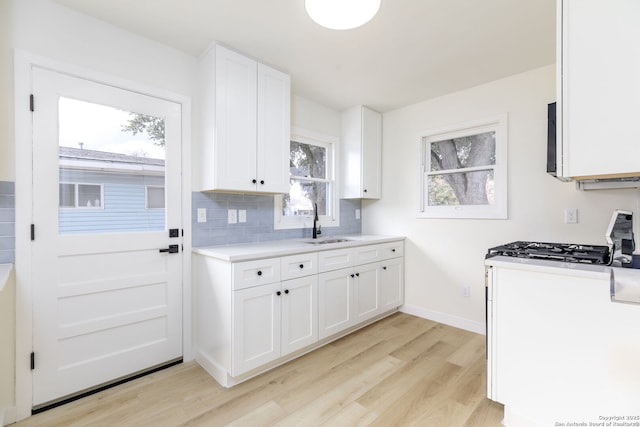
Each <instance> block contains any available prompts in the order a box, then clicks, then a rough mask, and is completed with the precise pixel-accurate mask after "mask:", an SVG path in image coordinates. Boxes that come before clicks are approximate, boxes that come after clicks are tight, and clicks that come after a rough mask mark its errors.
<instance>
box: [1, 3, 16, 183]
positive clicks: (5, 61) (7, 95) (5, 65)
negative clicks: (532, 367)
mask: <svg viewBox="0 0 640 427" xmlns="http://www.w3.org/2000/svg"><path fill="white" fill-rule="evenodd" d="M11 8H12V3H11V2H10V1H7V0H0V94H2V96H0V181H13V180H14V168H13V167H14V165H13V163H14V162H13V157H14V155H13V60H12V55H11Z"/></svg>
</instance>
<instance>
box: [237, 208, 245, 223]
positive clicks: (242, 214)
mask: <svg viewBox="0 0 640 427" xmlns="http://www.w3.org/2000/svg"><path fill="white" fill-rule="evenodd" d="M238 222H247V211H246V210H244V209H240V210H239V211H238Z"/></svg>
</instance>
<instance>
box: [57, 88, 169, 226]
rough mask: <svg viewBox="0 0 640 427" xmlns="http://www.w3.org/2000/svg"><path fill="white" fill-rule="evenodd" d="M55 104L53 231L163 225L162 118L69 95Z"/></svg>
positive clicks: (163, 141) (163, 148)
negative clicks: (56, 176)
mask: <svg viewBox="0 0 640 427" xmlns="http://www.w3.org/2000/svg"><path fill="white" fill-rule="evenodd" d="M58 107H59V129H60V130H59V179H60V182H61V183H62V184H60V186H59V188H60V194H59V200H60V209H59V232H60V233H61V234H65V233H108V232H125V231H132V232H133V231H153V230H158V231H159V230H165V229H166V226H165V209H164V208H165V203H164V186H165V140H164V119H162V118H160V117H154V116H149V115H144V114H140V113H136V112H130V111H123V110H121V109H117V108H113V107H110V106H106V105H100V104H95V103H90V102H85V101H81V100H77V99H70V98H60V100H59V103H58ZM151 187H153V188H154V190H152V191H151V193H153V194H152V195H151V196H149V193H148V191H147V189H148V188H151ZM159 189H160V190H161V191H160V190H159ZM151 206H153V208H152V209H149V208H148V207H151ZM71 207H75V208H77V209H69V208H71Z"/></svg>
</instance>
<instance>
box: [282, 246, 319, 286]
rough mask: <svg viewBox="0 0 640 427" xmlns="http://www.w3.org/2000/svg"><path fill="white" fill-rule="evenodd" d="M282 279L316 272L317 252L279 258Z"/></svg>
mask: <svg viewBox="0 0 640 427" xmlns="http://www.w3.org/2000/svg"><path fill="white" fill-rule="evenodd" d="M280 272H281V277H282V280H289V279H296V278H298V277H304V276H309V275H311V274H316V273H318V254H317V253H316V252H314V253H310V254H301V255H291V256H286V257H282V258H281V259H280Z"/></svg>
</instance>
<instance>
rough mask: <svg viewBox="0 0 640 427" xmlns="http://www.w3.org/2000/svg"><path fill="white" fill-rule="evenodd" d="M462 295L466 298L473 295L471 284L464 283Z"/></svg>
mask: <svg viewBox="0 0 640 427" xmlns="http://www.w3.org/2000/svg"><path fill="white" fill-rule="evenodd" d="M462 296H463V297H465V298H469V297H470V296H471V286H469V285H464V286H463V287H462Z"/></svg>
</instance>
